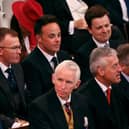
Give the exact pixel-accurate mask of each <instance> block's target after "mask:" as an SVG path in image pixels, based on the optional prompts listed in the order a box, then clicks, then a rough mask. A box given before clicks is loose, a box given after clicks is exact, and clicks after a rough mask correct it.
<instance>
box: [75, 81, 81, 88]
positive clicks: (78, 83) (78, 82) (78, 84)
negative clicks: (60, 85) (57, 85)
mask: <svg viewBox="0 0 129 129" xmlns="http://www.w3.org/2000/svg"><path fill="white" fill-rule="evenodd" d="M80 84H81V80H78V81H77V83H76V86H75V88H74V89H77V88H78V87H79V86H80Z"/></svg>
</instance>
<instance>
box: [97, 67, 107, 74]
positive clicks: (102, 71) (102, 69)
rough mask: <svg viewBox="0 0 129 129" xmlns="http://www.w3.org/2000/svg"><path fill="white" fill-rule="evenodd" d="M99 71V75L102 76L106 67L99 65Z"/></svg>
mask: <svg viewBox="0 0 129 129" xmlns="http://www.w3.org/2000/svg"><path fill="white" fill-rule="evenodd" d="M98 73H99V75H100V76H103V75H104V73H105V72H104V68H102V67H98Z"/></svg>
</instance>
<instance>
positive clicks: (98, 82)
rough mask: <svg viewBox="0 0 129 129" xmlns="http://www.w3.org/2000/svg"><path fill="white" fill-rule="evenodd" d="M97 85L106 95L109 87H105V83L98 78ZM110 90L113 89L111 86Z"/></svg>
mask: <svg viewBox="0 0 129 129" xmlns="http://www.w3.org/2000/svg"><path fill="white" fill-rule="evenodd" d="M95 80H96V82H97V84H98V85H99V86H100V88H101V89H102V91H103V92H104V93H105V92H106V90H107V89H108V87H107V86H105V85H104V84H103V83H101V82H100V81H99V80H98V79H97V78H95ZM109 88H111V86H109Z"/></svg>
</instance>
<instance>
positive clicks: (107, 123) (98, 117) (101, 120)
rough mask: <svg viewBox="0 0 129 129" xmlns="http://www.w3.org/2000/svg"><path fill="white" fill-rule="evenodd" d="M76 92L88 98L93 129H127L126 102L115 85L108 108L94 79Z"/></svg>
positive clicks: (128, 120)
mask: <svg viewBox="0 0 129 129" xmlns="http://www.w3.org/2000/svg"><path fill="white" fill-rule="evenodd" d="M78 92H80V93H81V94H83V95H84V96H86V97H88V102H89V109H90V110H91V112H92V115H93V120H94V123H95V129H128V128H129V126H128V125H129V119H128V112H127V111H128V108H126V102H127V101H126V102H125V98H124V96H123V95H122V94H121V92H120V91H119V88H118V87H117V85H114V86H112V90H111V104H110V106H109V105H108V102H107V98H106V96H105V94H104V93H103V91H102V89H101V88H100V86H99V85H98V84H97V82H96V81H95V80H94V79H92V80H90V81H89V82H88V83H87V84H84V85H83V86H81V87H80V89H79V91H78Z"/></svg>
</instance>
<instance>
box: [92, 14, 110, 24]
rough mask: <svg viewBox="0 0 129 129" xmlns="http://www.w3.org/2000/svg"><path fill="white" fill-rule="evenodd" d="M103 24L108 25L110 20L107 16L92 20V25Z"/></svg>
mask: <svg viewBox="0 0 129 129" xmlns="http://www.w3.org/2000/svg"><path fill="white" fill-rule="evenodd" d="M104 24H110V19H109V17H108V16H107V15H104V16H103V17H98V18H94V19H93V20H92V25H94V26H99V25H104Z"/></svg>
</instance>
